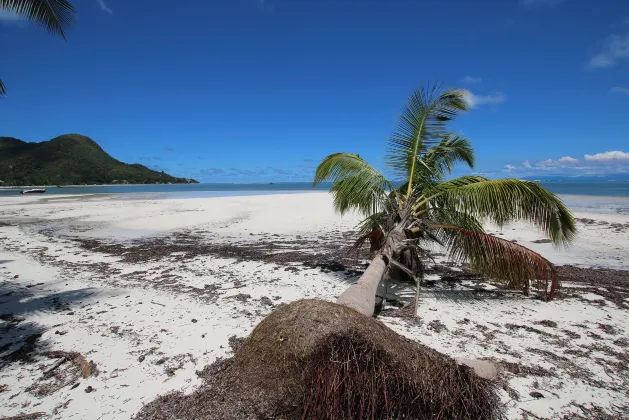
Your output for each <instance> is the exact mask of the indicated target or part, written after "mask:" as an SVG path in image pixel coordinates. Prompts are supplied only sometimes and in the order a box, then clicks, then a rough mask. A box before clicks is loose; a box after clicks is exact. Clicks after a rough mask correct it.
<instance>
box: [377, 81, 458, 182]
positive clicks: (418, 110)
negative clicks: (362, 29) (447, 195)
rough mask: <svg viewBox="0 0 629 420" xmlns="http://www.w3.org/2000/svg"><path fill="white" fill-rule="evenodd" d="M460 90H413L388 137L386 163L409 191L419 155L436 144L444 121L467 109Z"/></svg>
mask: <svg viewBox="0 0 629 420" xmlns="http://www.w3.org/2000/svg"><path fill="white" fill-rule="evenodd" d="M465 95H466V93H465V92H464V91H463V90H459V89H451V90H447V91H445V92H444V91H443V90H442V88H441V85H439V84H435V85H432V86H429V87H428V88H423V87H422V88H420V89H418V90H416V91H415V92H414V93H413V95H411V97H410V98H409V100H408V103H407V104H406V106H405V107H404V108H403V109H402V115H401V116H400V122H399V124H398V128H397V131H396V132H395V133H394V134H393V135H392V136H391V138H390V140H389V155H388V156H387V164H388V165H389V166H390V167H391V169H392V170H393V171H394V172H395V173H396V175H398V176H399V177H401V178H404V179H407V180H409V188H408V190H409V192H410V190H411V187H412V179H413V174H414V172H415V168H416V166H417V165H418V163H419V164H420V165H421V164H422V161H421V160H419V159H417V157H418V156H419V155H420V154H423V153H424V152H426V150H427V148H428V147H430V146H433V145H436V144H438V143H439V141H440V140H441V139H440V137H441V136H443V135H444V134H445V128H446V123H447V122H448V121H450V120H452V119H454V118H455V117H456V116H457V115H458V113H459V112H461V111H466V110H467V109H468V106H467V102H466V100H465V97H466V96H465Z"/></svg>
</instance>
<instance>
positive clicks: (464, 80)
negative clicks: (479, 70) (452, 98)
mask: <svg viewBox="0 0 629 420" xmlns="http://www.w3.org/2000/svg"><path fill="white" fill-rule="evenodd" d="M482 81H483V79H482V78H480V77H474V76H465V77H464V78H462V79H461V83H470V84H471V83H480V82H482Z"/></svg>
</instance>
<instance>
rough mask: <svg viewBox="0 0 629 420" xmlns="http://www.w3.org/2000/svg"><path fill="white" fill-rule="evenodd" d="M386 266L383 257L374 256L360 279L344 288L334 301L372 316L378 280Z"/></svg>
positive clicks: (384, 271) (380, 278)
mask: <svg viewBox="0 0 629 420" xmlns="http://www.w3.org/2000/svg"><path fill="white" fill-rule="evenodd" d="M387 267H388V264H387V261H385V259H384V257H383V256H382V255H378V256H376V258H374V259H373V260H372V261H371V264H369V267H367V270H365V272H364V273H363V275H362V276H360V279H358V281H357V282H356V283H354V284H352V285H351V286H349V287H348V288H347V289H345V291H344V292H343V293H341V296H339V297H338V299H337V300H336V303H338V304H339V305H344V306H347V307H350V308H352V309H355V310H357V311H358V312H360V313H361V314H363V315H367V316H372V315H373V310H374V308H375V306H376V291H377V290H378V285H379V284H380V280H382V278H383V277H384V274H385V273H386V272H387Z"/></svg>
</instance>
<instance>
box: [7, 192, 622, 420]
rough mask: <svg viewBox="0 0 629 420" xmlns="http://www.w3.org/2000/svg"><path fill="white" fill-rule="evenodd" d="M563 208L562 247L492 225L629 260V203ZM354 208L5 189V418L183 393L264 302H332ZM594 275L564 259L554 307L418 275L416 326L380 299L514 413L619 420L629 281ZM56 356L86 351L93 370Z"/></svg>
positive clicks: (576, 256)
mask: <svg viewBox="0 0 629 420" xmlns="http://www.w3.org/2000/svg"><path fill="white" fill-rule="evenodd" d="M575 217H577V218H578V227H579V235H578V238H577V239H576V241H575V242H574V244H573V246H572V247H571V248H570V249H568V250H562V249H555V248H553V247H552V245H551V244H549V243H544V241H543V239H544V237H543V236H542V235H541V234H540V233H539V232H537V231H535V230H531V228H530V227H528V226H525V225H524V224H518V225H514V226H507V227H504V228H503V229H502V230H499V229H497V228H496V227H490V228H489V230H490V231H491V232H494V233H495V234H496V235H503V237H505V238H507V239H511V240H515V241H518V243H520V244H522V245H524V246H527V247H529V248H531V249H533V250H535V251H537V252H539V253H541V254H542V255H544V256H545V257H547V258H548V259H549V260H551V261H552V262H553V263H555V264H558V265H572V266H577V267H580V268H584V269H585V268H591V267H593V268H603V269H610V268H611V269H615V270H629V215H622V214H612V213H594V212H590V213H582V212H577V213H575ZM359 220H360V218H359V217H358V216H356V215H351V216H345V217H341V216H340V215H338V214H336V213H335V212H334V210H333V207H332V198H331V196H330V195H329V194H328V193H320V192H316V193H314V192H313V193H294V194H274V195H258V196H239V197H215V198H187V199H157V198H155V197H154V196H151V195H145V196H143V195H130V194H129V195H89V196H77V195H73V196H71V195H55V196H46V197H43V196H38V197H32V196H22V197H0V314H1V315H2V320H1V321H0V416H16V415H19V414H29V413H42V415H43V417H42V418H63V419H65V418H73V419H120V418H130V417H131V416H133V415H134V414H135V413H137V412H138V411H139V410H140V409H141V408H142V406H143V404H146V403H148V402H150V401H151V400H153V399H154V398H155V397H157V396H158V395H162V394H165V393H168V392H171V391H174V390H183V391H184V392H186V393H188V392H191V391H193V390H194V389H195V388H196V387H198V386H199V385H200V383H201V380H200V378H199V377H198V376H197V374H196V372H197V371H200V370H202V369H203V368H204V367H205V366H206V365H209V364H211V363H213V362H214V361H215V360H216V359H217V358H219V357H223V356H227V355H229V354H230V344H229V341H230V337H246V336H247V335H248V334H249V333H250V332H251V330H252V328H253V327H254V326H255V325H256V324H257V323H258V322H259V321H260V320H261V319H262V318H263V317H264V316H265V315H267V314H268V313H269V312H270V311H272V310H273V308H274V307H275V306H277V305H278V304H281V303H286V302H291V301H294V300H297V299H301V298H319V299H325V300H334V299H335V298H336V297H337V296H338V295H339V294H340V293H341V291H342V290H344V288H345V287H347V285H348V284H350V283H351V282H353V281H355V280H356V279H357V278H358V276H359V273H360V267H361V264H363V263H364V261H356V266H350V265H349V263H348V262H347V261H345V260H344V261H341V262H342V263H343V264H344V265H345V266H340V264H338V261H339V259H338V258H340V257H339V255H341V253H342V251H343V250H344V249H345V248H346V247H347V246H348V245H350V244H351V243H352V242H353V240H354V239H355V236H354V235H353V234H352V231H353V229H354V227H355V225H356V223H357V222H358V221H359ZM534 241H538V242H537V243H536V242H534ZM333 261H336V262H337V265H339V266H340V267H339V266H335V265H334V264H332V262H333ZM437 261H438V262H439V263H440V264H444V262H445V261H444V259H443V257H440V258H438V259H437ZM362 267H363V268H364V264H363V265H362ZM452 270H453V271H457V267H452ZM606 273H607V272H601V271H600V270H599V271H597V270H579V269H578V268H574V269H567V270H566V271H565V275H566V276H573V277H574V278H575V281H574V282H570V281H564V283H563V289H562V294H561V296H560V297H559V298H557V299H556V300H554V301H552V302H542V301H540V300H538V299H534V298H533V297H529V298H527V297H525V296H523V295H522V294H521V293H519V292H503V291H502V290H499V289H496V287H495V286H493V285H491V284H489V283H487V282H478V281H472V280H465V279H456V280H455V281H444V280H442V277H443V276H442V275H438V274H428V275H427V280H429V285H430V286H429V287H424V288H423V289H422V291H421V300H420V304H419V314H418V315H419V318H418V320H416V319H409V318H400V317H397V316H394V314H395V310H393V309H391V308H385V309H387V310H385V311H383V313H382V314H381V315H380V316H379V319H380V320H381V321H382V322H384V323H385V324H387V325H389V326H390V327H391V328H393V329H394V330H396V331H398V332H399V333H401V334H403V335H405V336H408V337H409V338H411V339H413V340H416V341H419V342H422V343H424V344H426V345H428V346H430V347H433V348H435V349H437V350H439V351H441V352H443V353H445V354H448V355H451V356H455V357H459V356H464V357H471V358H486V359H491V360H495V361H497V362H500V363H502V365H503V366H504V367H505V371H504V372H503V373H502V375H501V379H500V381H501V382H500V384H501V385H500V386H501V388H500V389H501V391H500V392H501V398H502V401H503V404H504V406H505V409H506V410H507V414H508V417H509V418H522V417H523V416H526V415H529V416H531V417H532V416H537V418H562V417H563V416H564V415H570V414H575V415H579V416H582V417H583V418H592V417H595V414H599V413H601V412H605V413H607V414H608V415H610V416H612V418H622V417H623V415H624V416H626V415H627V412H626V411H623V410H627V409H628V407H629V368H628V367H627V366H628V364H629V352H628V349H629V322H628V321H627V315H628V314H629V283H627V281H629V280H628V279H629V276H627V275H626V273H625V272H623V271H617V272H615V273H621V274H622V275H624V277H622V275H618V276H617V277H614V275H613V274H612V275H609V276H608V275H607V274H606ZM623 273H624V274H623ZM610 276H611V277H610ZM599 279H603V280H601V282H600V284H599V283H594V284H592V283H591V282H590V281H589V280H591V281H592V282H594V281H597V282H598V281H599ZM623 282H624V283H623ZM388 291H389V292H391V293H393V292H395V294H396V295H397V296H398V297H400V296H407V297H408V298H409V299H410V296H411V295H413V294H414V291H413V290H412V288H408V287H401V288H400V287H399V286H398V285H391V287H390V288H389V290H388ZM20 349H21V350H20ZM55 351H65V352H76V353H79V354H80V355H82V356H83V357H84V358H85V361H87V362H89V361H93V364H92V369H91V374H90V375H89V376H88V377H82V376H81V375H80V372H79V371H78V369H79V368H78V366H77V365H75V364H73V363H70V362H66V363H62V364H58V362H59V359H58V358H51V357H50V356H54V355H55V353H50V352H55ZM57 355H58V353H57ZM61 360H63V359H61ZM53 367H54V369H52V368H53ZM51 369H52V370H51ZM77 384H78V385H77ZM531 393H534V395H536V397H534V396H531V395H530V394H531ZM535 393H538V394H541V395H542V397H540V396H539V395H538V394H535ZM601 410H602V411H601ZM623 413H624V414H623ZM532 418H535V417H532Z"/></svg>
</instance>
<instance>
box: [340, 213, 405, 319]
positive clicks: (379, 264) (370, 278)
mask: <svg viewBox="0 0 629 420" xmlns="http://www.w3.org/2000/svg"><path fill="white" fill-rule="evenodd" d="M402 226H403V225H400V227H398V228H396V229H394V230H392V231H391V232H390V233H389V234H388V235H387V239H386V241H385V243H384V246H383V247H382V250H381V251H380V253H379V254H378V255H376V257H375V258H374V259H373V260H371V264H369V267H367V270H365V272H364V273H363V275H362V276H360V278H359V279H358V281H357V282H356V283H354V284H352V285H351V286H349V287H348V288H347V289H345V291H344V292H343V293H341V295H340V296H339V297H338V299H337V300H336V303H338V304H339V305H344V306H347V307H349V308H352V309H355V310H356V311H358V312H360V313H361V314H363V315H366V316H373V311H374V308H375V306H376V291H377V290H378V285H379V284H380V280H382V278H383V277H384V275H385V274H386V272H387V269H388V267H389V261H390V260H391V258H392V256H393V252H394V251H395V250H396V249H399V248H400V246H401V245H402V241H403V240H404V239H406V237H405V235H404V232H403V230H402Z"/></svg>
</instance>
